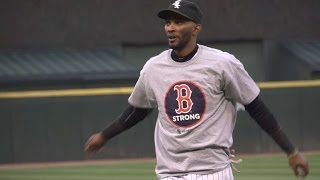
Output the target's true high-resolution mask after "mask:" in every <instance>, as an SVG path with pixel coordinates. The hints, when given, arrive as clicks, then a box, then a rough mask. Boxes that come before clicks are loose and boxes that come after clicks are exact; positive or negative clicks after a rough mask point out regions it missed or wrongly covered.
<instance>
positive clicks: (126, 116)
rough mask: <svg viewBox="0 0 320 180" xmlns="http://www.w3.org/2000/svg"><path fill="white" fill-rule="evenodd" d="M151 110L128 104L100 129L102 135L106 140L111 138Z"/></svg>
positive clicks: (141, 118)
mask: <svg viewBox="0 0 320 180" xmlns="http://www.w3.org/2000/svg"><path fill="white" fill-rule="evenodd" d="M152 110H153V109H146V108H136V107H134V106H131V105H129V106H128V107H127V108H126V109H125V110H124V111H123V113H122V114H121V115H120V116H119V117H118V118H117V119H116V120H114V121H113V122H111V123H110V124H109V125H108V126H107V127H105V128H104V129H103V130H102V134H103V136H104V137H105V138H106V139H108V140H109V139H111V138H113V137H114V136H116V135H118V134H120V133H121V132H123V131H125V130H127V129H129V128H131V127H133V126H134V125H136V124H137V123H138V122H140V121H142V120H143V119H145V118H146V117H147V116H148V115H149V114H150V113H151V111H152Z"/></svg>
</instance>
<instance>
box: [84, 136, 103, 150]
mask: <svg viewBox="0 0 320 180" xmlns="http://www.w3.org/2000/svg"><path fill="white" fill-rule="evenodd" d="M96 138H97V134H94V135H92V136H91V137H90V138H89V139H88V141H87V142H86V144H85V152H86V153H88V154H95V153H97V152H98V151H99V150H100V148H101V144H100V143H99V142H98V141H97V140H96Z"/></svg>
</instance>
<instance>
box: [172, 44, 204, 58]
mask: <svg viewBox="0 0 320 180" xmlns="http://www.w3.org/2000/svg"><path fill="white" fill-rule="evenodd" d="M197 51H198V45H196V46H195V47H194V48H193V49H192V50H191V52H189V53H188V54H186V55H185V56H180V55H179V54H177V52H176V51H172V52H171V58H172V59H173V60H174V61H176V62H186V61H189V60H190V59H191V58H193V56H194V55H195V54H196V53H197Z"/></svg>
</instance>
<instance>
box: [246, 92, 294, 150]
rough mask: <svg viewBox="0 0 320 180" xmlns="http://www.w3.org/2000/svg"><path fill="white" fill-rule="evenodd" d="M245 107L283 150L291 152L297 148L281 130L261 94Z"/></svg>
mask: <svg viewBox="0 0 320 180" xmlns="http://www.w3.org/2000/svg"><path fill="white" fill-rule="evenodd" d="M245 108H246V110H247V112H248V113H249V114H250V116H251V117H252V118H253V119H254V120H255V121H256V122H257V124H258V125H259V126H260V127H261V128H262V129H263V130H264V131H266V132H267V133H268V134H269V135H270V136H271V137H272V139H273V140H274V141H275V142H276V143H277V144H278V145H279V146H280V147H281V149H282V150H283V151H285V152H286V153H287V154H290V153H292V152H293V151H294V150H295V147H294V146H293V145H292V143H291V142H290V140H289V138H288V137H287V135H286V134H285V133H284V132H283V131H282V130H281V127H280V125H279V123H278V122H277V120H276V119H275V117H274V116H273V114H272V113H271V112H270V110H269V109H268V108H267V106H266V105H265V104H264V102H263V101H262V100H261V98H260V96H258V97H257V98H256V99H255V100H253V101H252V102H251V103H250V104H248V105H245Z"/></svg>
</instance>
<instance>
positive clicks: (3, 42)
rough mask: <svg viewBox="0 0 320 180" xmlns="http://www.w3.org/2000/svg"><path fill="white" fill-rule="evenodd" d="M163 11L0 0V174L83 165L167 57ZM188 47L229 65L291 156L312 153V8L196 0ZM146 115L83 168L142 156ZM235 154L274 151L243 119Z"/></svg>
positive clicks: (315, 79) (317, 27) (253, 0)
mask: <svg viewBox="0 0 320 180" xmlns="http://www.w3.org/2000/svg"><path fill="white" fill-rule="evenodd" d="M172 2H173V1H168V0H162V1H149V0H140V1H132V0H131V1H130V0H122V1H115V0H68V1H66V0H1V1H0V164H7V163H22V162H50V161H70V160H86V159H87V158H88V157H86V155H85V153H84V152H83V146H84V143H85V141H86V140H87V138H88V137H89V136H90V135H91V134H92V133H94V132H97V131H99V130H101V129H102V128H103V127H104V126H105V125H106V124H108V123H109V122H110V121H112V120H113V119H115V118H116V117H117V116H118V115H119V113H121V112H122V110H123V109H124V108H125V106H126V105H127V98H128V96H129V94H130V90H131V89H132V87H133V86H134V84H135V82H136V80H137V78H138V75H139V71H140V70H141V68H142V66H143V64H144V63H145V62H146V61H147V60H148V59H149V58H150V57H152V56H154V55H156V54H158V53H160V52H161V51H163V50H165V49H167V48H168V47H167V42H166V37H165V34H164V29H163V25H164V22H163V20H161V19H159V18H158V17H157V15H156V14H157V12H158V11H159V10H160V9H164V8H167V6H168V5H169V4H170V3H172ZM196 2H197V3H198V4H199V6H200V7H201V9H202V10H203V14H204V18H203V23H202V26H203V31H202V33H201V34H200V36H199V43H201V44H204V45H207V46H209V47H213V48H217V49H221V50H223V51H227V52H229V53H232V54H234V55H235V56H236V57H237V58H238V59H239V60H240V61H241V62H242V63H243V64H244V66H245V67H246V69H247V71H248V72H249V74H250V75H251V76H252V77H253V79H254V80H255V81H256V82H257V83H258V85H259V86H260V88H261V93H262V96H263V98H264V99H265V101H266V103H267V105H268V106H269V108H270V109H271V110H272V111H273V113H274V115H275V116H276V117H277V119H278V120H279V121H280V123H281V125H282V127H283V129H284V131H285V132H286V133H287V134H288V136H289V137H290V138H291V139H292V141H293V142H294V143H295V144H296V145H297V146H298V147H299V148H300V149H301V150H302V151H317V150H320V133H319V127H320V121H319V117H320V111H319V107H320V13H319V12H320V11H319V10H320V1H317V0H305V1H301V0H281V1H277V0H259V1H258V0H197V1H196ZM156 113H157V112H154V113H153V114H152V115H151V116H149V117H148V118H147V119H145V120H144V121H143V122H142V123H140V124H138V125H137V126H136V127H134V128H132V129H130V130H128V131H126V132H124V133H122V134H121V135H119V136H117V137H115V138H114V139H112V140H111V141H110V143H109V144H108V145H107V146H106V149H105V150H104V151H102V152H101V153H100V154H99V155H97V156H95V157H91V159H115V158H142V157H154V143H153V130H154V125H155V118H156ZM233 148H235V149H236V151H237V152H239V153H250V154H258V153H274V152H281V150H280V149H279V148H278V146H277V145H276V144H275V143H274V142H273V141H272V140H271V139H270V138H269V137H268V136H267V135H266V134H265V133H264V132H262V131H261V130H260V129H259V128H258V126H257V125H256V124H255V122H254V121H253V120H251V118H250V117H249V115H248V114H247V113H246V112H244V111H240V112H239V116H238V120H237V125H236V128H235V131H234V147H233Z"/></svg>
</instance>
